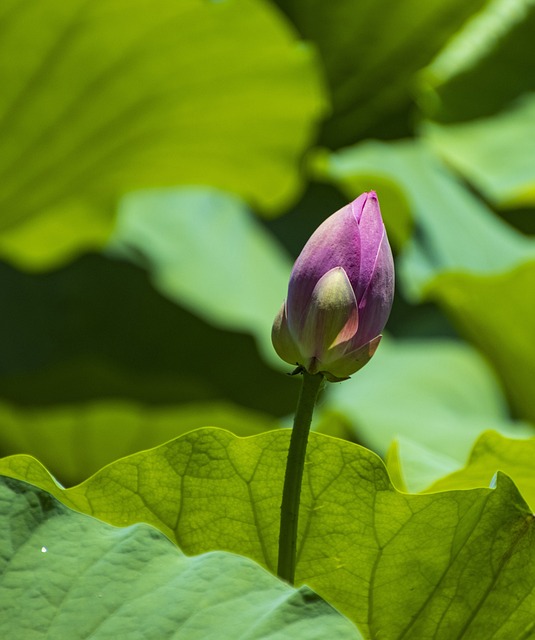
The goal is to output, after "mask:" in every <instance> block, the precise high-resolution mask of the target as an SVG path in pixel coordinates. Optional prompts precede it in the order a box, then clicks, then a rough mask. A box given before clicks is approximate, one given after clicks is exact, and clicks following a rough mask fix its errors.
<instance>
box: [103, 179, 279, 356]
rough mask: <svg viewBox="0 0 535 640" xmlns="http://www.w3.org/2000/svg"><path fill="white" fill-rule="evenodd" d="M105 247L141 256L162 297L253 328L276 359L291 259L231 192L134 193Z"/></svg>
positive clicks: (235, 326) (225, 323) (230, 324)
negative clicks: (275, 328) (276, 322)
mask: <svg viewBox="0 0 535 640" xmlns="http://www.w3.org/2000/svg"><path fill="white" fill-rule="evenodd" d="M109 250H110V251H112V252H113V253H115V254H116V253H119V254H126V255H127V256H132V257H133V259H134V260H136V258H137V259H138V261H139V257H141V265H142V266H148V268H149V270H150V272H151V275H152V280H153V282H154V284H155V285H156V286H157V287H158V288H159V289H160V290H161V291H162V292H163V293H164V294H165V295H166V296H168V297H169V298H171V299H172V300H175V301H176V302H178V303H179V304H181V305H182V306H185V307H187V308H189V309H191V310H193V312H194V313H196V314H197V315H199V316H201V317H202V318H205V319H206V320H207V321H208V322H210V323H212V324H215V325H216V326H222V327H224V328H230V329H232V330H234V331H245V332H248V333H253V335H254V336H255V338H256V340H257V343H258V344H259V346H260V347H261V349H262V352H263V354H264V356H265V358H266V359H268V360H270V361H272V362H273V363H274V364H275V363H276V364H278V365H279V366H280V364H281V361H280V359H279V358H278V356H277V355H276V354H275V351H274V350H273V347H272V345H271V325H272V323H273V318H274V317H275V315H276V314H277V312H278V310H279V307H280V305H281V303H282V300H283V299H284V296H285V295H286V289H287V286H288V277H289V275H290V268H291V264H290V260H289V258H288V256H287V255H286V253H285V252H284V251H283V250H282V248H281V247H280V246H279V245H278V244H276V242H275V241H274V239H273V238H272V237H271V236H270V235H269V234H268V233H267V232H266V230H265V229H264V228H263V227H262V226H260V224H259V223H258V222H257V221H256V220H255V219H254V218H253V216H252V214H251V213H250V211H248V210H247V208H246V207H245V206H244V205H243V204H242V203H241V202H240V201H238V200H237V199H236V198H233V197H231V196H229V195H226V194H224V193H221V192H217V191H215V190H213V189H212V190H208V189H195V188H189V189H177V190H167V191H149V192H144V193H137V194H132V195H130V196H128V197H127V198H125V200H124V201H123V203H122V205H121V207H120V210H119V216H118V221H117V228H116V230H115V232H114V235H113V237H112V240H111V244H110V247H109Z"/></svg>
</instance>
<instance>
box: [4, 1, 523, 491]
mask: <svg viewBox="0 0 535 640" xmlns="http://www.w3.org/2000/svg"><path fill="white" fill-rule="evenodd" d="M534 30H535V3H534V2H533V1H531V0H490V1H488V0H487V1H486V0H463V1H462V2H461V1H460V0H432V1H430V2H427V3H425V4H422V3H417V2H415V1H414V0H408V1H406V2H403V3H395V2H393V0H379V1H376V2H373V3H372V2H362V1H359V2H357V1H356V0H336V2H332V3H325V2H320V1H319V0H308V1H307V2H305V1H304V0H276V1H274V0H271V1H268V0H262V1H260V0H221V1H209V0H182V1H181V2H174V1H171V0H152V1H151V2H148V0H134V1H129V2H126V1H124V0H108V1H107V2H105V3H104V2H93V3H88V2H85V1H83V0H72V1H71V2H68V3H65V2H62V1H60V0H42V2H39V3H35V2H30V1H29V0H5V1H4V2H3V3H2V4H1V6H0V33H1V38H0V78H1V81H2V93H1V95H0V138H1V145H0V148H1V153H0V258H1V264H0V297H1V302H2V305H1V308H2V315H1V316H0V325H1V330H0V355H1V357H0V454H1V455H9V454H13V453H29V454H32V455H34V456H36V457H37V458H39V460H41V462H43V463H44V464H45V465H46V466H47V467H48V468H49V469H50V470H51V471H52V472H53V473H54V474H56V476H57V477H58V479H59V480H60V481H61V482H63V483H65V484H73V483H76V482H79V481H81V480H83V479H84V478H86V477H88V476H89V475H90V474H92V473H93V472H95V471H96V470H97V469H98V468H100V467H101V466H103V465H104V464H106V463H108V462H111V461H112V460H115V459H117V458H118V457H121V456H124V455H127V454H130V453H133V452H135V451H139V450H142V449H146V448H148V447H152V446H155V445H157V444H160V443H161V442H164V441H166V440H168V439H170V438H172V437H174V436H176V435H179V434H181V433H184V432H185V431H187V430H190V429H193V428H196V427H200V426H205V425H213V426H220V427H225V428H227V429H230V430H231V431H233V432H235V433H237V434H238V435H248V434H255V433H259V432H260V431H263V430H265V429H270V428H276V427H279V426H284V425H286V424H288V416H289V414H291V412H292V410H293V408H294V403H295V400H296V396H297V391H298V385H297V381H296V380H295V379H292V378H289V377H287V376H286V375H284V374H285V372H286V371H287V367H286V366H285V365H284V363H281V362H278V361H277V359H276V357H275V355H274V353H273V351H272V349H271V346H270V327H271V322H272V319H273V317H274V315H275V313H276V312H277V309H278V307H279V306H280V303H281V301H282V299H283V298H284V297H285V294H286V286H287V278H288V274H289V271H290V268H291V264H292V260H293V259H294V258H295V256H296V255H297V254H298V253H299V251H300V249H301V248H302V246H303V244H304V243H305V241H306V239H307V238H308V236H309V235H310V233H311V232H312V231H313V230H314V229H315V227H316V226H317V225H318V224H319V223H320V222H321V221H322V220H323V219H325V218H326V217H327V216H328V215H330V214H331V213H332V212H334V211H335V210H336V209H338V208H339V207H341V206H343V205H344V204H345V203H346V202H347V201H349V200H350V199H352V198H354V197H355V196H356V195H358V194H359V193H360V192H361V191H364V190H369V189H375V190H377V192H378V194H379V198H380V201H381V206H382V211H383V216H384V219H385V223H386V226H387V230H388V233H389V237H390V239H391V244H392V246H393V249H394V252H395V254H396V268H397V291H396V300H395V304H394V309H393V313H392V316H391V319H390V321H389V324H388V331H387V333H388V335H387V336H386V337H385V340H384V343H383V344H382V345H381V348H380V349H379V351H378V353H377V354H376V356H375V358H374V359H373V360H372V362H371V363H370V364H369V365H368V366H367V367H366V368H365V369H364V370H363V371H362V372H360V373H359V374H357V375H356V376H355V377H354V378H353V379H352V380H351V381H350V382H345V383H343V384H339V385H330V387H329V388H328V391H327V392H326V393H325V394H324V396H323V397H322V401H321V411H320V413H319V415H318V419H317V424H316V428H317V429H319V430H321V431H323V432H326V433H331V434H333V435H337V436H342V437H346V438H348V439H351V440H354V441H356V442H360V443H362V444H365V445H366V446H368V447H370V448H372V449H373V450H375V451H376V452H378V453H379V454H380V455H382V456H385V455H386V453H387V451H388V449H389V447H390V446H391V444H392V442H394V441H395V442H396V444H395V455H396V456H397V458H396V459H398V461H399V464H400V465H401V466H402V467H403V473H404V474H405V476H406V477H410V476H411V474H412V475H413V477H414V478H415V480H414V482H412V483H411V482H410V481H409V482H408V485H409V486H420V485H421V486H422V487H423V486H428V485H429V484H431V482H433V481H434V480H437V479H438V478H439V477H440V476H442V475H444V473H446V472H450V471H454V470H456V469H459V468H460V467H462V466H463V464H464V462H465V460H466V459H467V456H468V454H469V452H470V450H471V448H472V445H473V444H474V442H475V441H476V440H477V438H478V436H479V435H480V434H481V433H482V432H483V431H485V430H488V429H495V430H497V431H500V432H502V433H504V434H506V435H508V436H513V437H514V436H519V437H521V436H525V435H530V434H532V433H533V426H532V425H533V424H534V423H535V394H534V393H533V381H534V380H535V241H534V238H533V235H534V233H535V86H534V85H535V77H534V75H533V66H534V63H535V49H534V48H533V33H534ZM422 478H424V480H422Z"/></svg>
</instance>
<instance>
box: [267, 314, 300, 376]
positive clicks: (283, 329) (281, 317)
mask: <svg viewBox="0 0 535 640" xmlns="http://www.w3.org/2000/svg"><path fill="white" fill-rule="evenodd" d="M271 342H272V344H273V347H274V348H275V351H276V352H277V355H278V356H279V358H281V360H284V362H287V363H288V364H297V363H298V362H299V360H301V359H302V358H301V356H300V353H299V348H298V347H297V345H296V344H295V342H294V339H293V338H292V335H291V333H290V330H289V328H288V321H287V317H286V302H284V303H283V305H282V307H281V308H280V310H279V313H277V315H276V317H275V321H274V322H273V328H272V329H271Z"/></svg>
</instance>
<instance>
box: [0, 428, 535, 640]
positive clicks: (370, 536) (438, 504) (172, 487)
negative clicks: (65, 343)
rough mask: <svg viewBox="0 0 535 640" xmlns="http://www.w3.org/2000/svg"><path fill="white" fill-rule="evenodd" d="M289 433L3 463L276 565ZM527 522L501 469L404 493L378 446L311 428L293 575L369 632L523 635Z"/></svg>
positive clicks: (529, 574)
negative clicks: (83, 462)
mask: <svg viewBox="0 0 535 640" xmlns="http://www.w3.org/2000/svg"><path fill="white" fill-rule="evenodd" d="M288 442H289V432H288V431H285V430H282V431H271V432H268V433H265V434H261V435H259V436H253V437H251V438H245V439H239V438H237V437H235V436H233V435H232V434H230V433H228V432H226V431H222V430H218V429H203V430H198V431H195V432H192V433H190V434H186V435H185V436H182V437H181V438H179V439H177V440H174V441H172V442H170V443H168V444H166V445H163V446H161V447H158V448H157V449H152V450H150V451H147V452H143V453H140V454H137V455H134V456H131V457H129V458H125V459H123V460H120V461H118V462H116V463H113V464H112V465H110V466H108V467H106V468H105V469H103V470H102V471H100V472H99V473H98V474H96V475H95V476H94V477H93V478H91V479H89V480H88V481H87V482H85V483H84V484H82V485H80V486H78V487H74V488H72V489H68V490H61V489H60V488H59V487H58V486H57V485H56V484H55V483H54V481H53V479H52V478H51V476H50V475H48V473H47V472H46V470H45V469H44V468H43V467H42V466H41V465H39V463H38V462H37V461H35V460H34V459H32V458H29V457H25V456H16V457H13V458H7V459H5V460H4V461H3V462H2V464H1V466H0V470H1V471H2V473H4V474H8V475H13V476H15V477H18V478H21V479H25V480H27V481H29V482H32V483H35V484H37V485H39V486H41V487H43V488H44V489H46V490H49V491H50V492H51V493H53V494H54V495H55V496H57V497H58V498H60V499H61V500H62V501H63V502H64V503H65V504H67V505H68V506H72V507H74V508H76V509H78V510H80V511H83V512H86V513H90V514H92V515H94V516H97V517H99V518H101V519H103V520H106V521H107V522H109V523H111V524H115V525H122V526H126V525H131V524H133V523H135V522H139V521H143V522H148V523H150V524H153V525H154V526H156V527H157V528H159V529H160V530H161V531H163V532H164V533H165V534H166V535H168V536H169V537H170V538H171V539H172V540H175V541H176V542H177V544H178V545H179V547H180V548H181V549H182V550H183V551H184V552H185V553H187V554H198V553H204V552H206V551H210V550H213V549H226V550H228V551H233V552H236V553H239V554H243V555H245V556H248V557H250V558H253V559H255V560H257V561H258V562H260V563H261V564H263V565H265V566H267V567H268V568H270V569H271V570H273V568H274V567H275V564H276V555H277V537H278V523H279V514H280V498H281V490H282V477H283V468H284V463H285V460H286V454H287V447H288ZM533 522H534V519H533V516H532V514H531V512H530V510H529V509H528V507H527V505H526V504H525V503H524V502H523V500H522V498H521V496H520V495H519V493H518V491H517V489H516V487H515V486H514V484H513V483H512V482H511V481H510V480H509V479H508V477H507V476H503V475H501V476H499V477H498V481H497V486H496V488H495V489H475V490H472V491H460V492H457V491H453V492H445V493H437V494H430V495H407V494H403V493H398V492H397V491H396V490H395V489H394V488H393V486H392V484H391V482H390V480H389V478H388V475H387V473H386V469H385V467H384V465H383V463H382V462H381V460H380V459H379V458H378V457H377V456H376V455H375V454H373V453H371V452H370V451H368V450H366V449H363V448H362V447H359V446H357V445H354V444H351V443H348V442H346V441H344V440H337V439H335V438H329V437H328V436H322V435H319V434H311V438H310V443H309V451H308V454H307V464H306V471H305V477H304V483H303V495H302V505H301V518H300V531H299V547H298V565H297V575H296V579H297V584H303V583H305V584H307V585H309V586H310V587H311V588H313V589H314V590H315V591H317V592H318V593H319V594H320V595H321V596H323V597H324V598H326V599H327V600H328V601H329V602H330V603H332V604H333V605H334V606H336V607H337V608H339V609H340V610H341V611H342V612H343V613H345V614H346V615H348V616H349V617H350V618H352V620H353V621H354V622H356V623H357V624H358V625H359V627H360V628H361V629H362V631H363V633H364V635H365V636H366V637H368V638H376V639H379V638H381V637H388V638H392V639H393V640H397V639H401V638H424V637H432V638H441V639H443V640H449V639H451V638H455V637H461V636H462V637H464V638H470V639H472V640H476V639H481V638H485V637H494V638H496V639H499V640H506V639H507V640H510V639H511V638H518V637H522V634H525V633H526V631H529V630H530V629H532V627H530V625H532V624H533V616H532V611H533V607H535V591H534V589H533V583H534V580H535V541H534V535H533ZM520 576H521V579H519V577H520ZM498 605H499V606H498ZM525 637H530V636H529V634H528V635H526V636H525Z"/></svg>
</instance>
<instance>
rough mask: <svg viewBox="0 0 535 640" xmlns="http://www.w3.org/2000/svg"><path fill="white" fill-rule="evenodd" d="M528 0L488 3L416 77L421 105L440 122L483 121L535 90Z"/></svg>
mask: <svg viewBox="0 0 535 640" xmlns="http://www.w3.org/2000/svg"><path fill="white" fill-rule="evenodd" d="M534 28H535V4H534V3H533V0H493V1H492V2H490V3H488V7H487V9H486V11H484V12H482V14H481V15H480V16H478V17H477V18H476V19H475V20H473V21H472V22H471V23H470V24H468V25H467V27H466V29H464V31H463V32H462V33H460V34H459V35H458V37H456V38H454V39H453V41H452V42H451V43H450V45H449V46H448V47H447V48H446V49H445V50H444V51H443V52H441V55H440V56H439V57H438V58H437V59H436V60H435V61H434V62H433V64H432V65H431V66H430V67H429V68H428V69H426V70H425V72H424V73H423V74H422V76H421V80H422V82H421V86H420V88H421V89H423V92H422V95H420V103H421V104H423V106H424V108H425V109H426V110H427V111H428V113H429V114H431V116H432V117H433V118H436V119H438V120H441V121H445V122H452V121H459V120H469V119H472V118H478V117H487V116H490V115H492V114H494V113H496V112H497V111H499V110H501V109H503V108H504V107H507V106H509V105H510V104H512V103H513V101H514V100H515V99H517V98H518V97H519V96H521V95H522V94H524V93H526V92H529V91H533V90H535V77H534V75H533V64H534V63H535V50H534V48H533V30H534Z"/></svg>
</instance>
